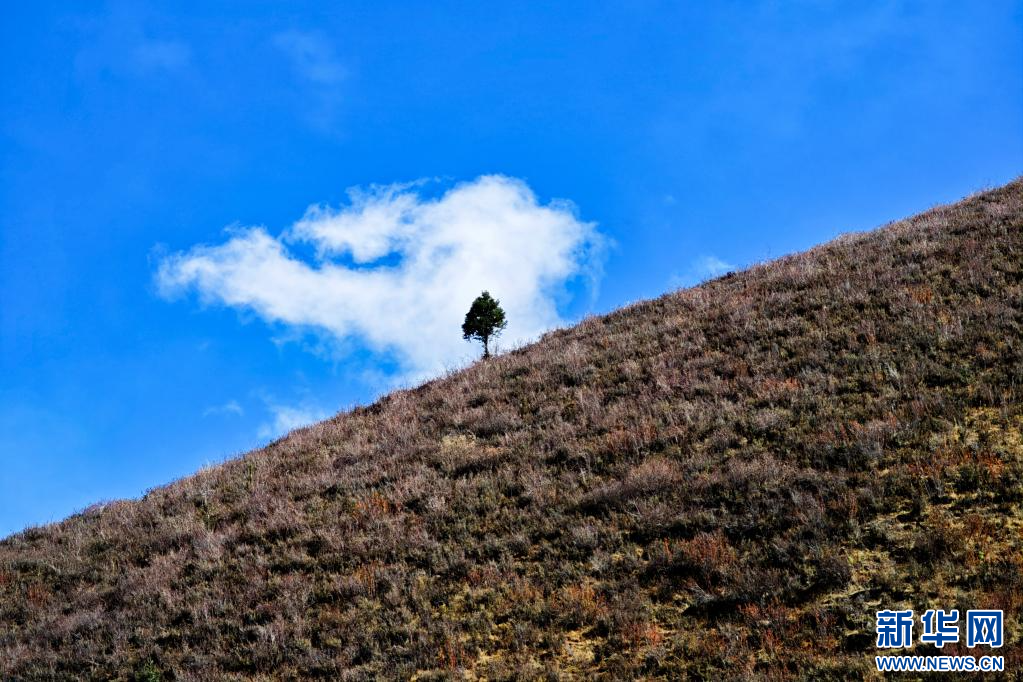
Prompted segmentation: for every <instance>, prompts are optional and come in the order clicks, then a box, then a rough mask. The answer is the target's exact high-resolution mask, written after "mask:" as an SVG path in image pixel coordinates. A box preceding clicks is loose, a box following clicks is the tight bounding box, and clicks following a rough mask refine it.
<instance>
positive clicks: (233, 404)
mask: <svg viewBox="0 0 1023 682" xmlns="http://www.w3.org/2000/svg"><path fill="white" fill-rule="evenodd" d="M243 414H245V410H244V409H243V408H242V406H241V405H239V404H238V401H237V400H229V401H227V402H226V403H224V404H223V405H212V406H210V407H207V408H206V409H205V410H203V412H202V416H203V417H213V416H229V415H235V416H238V417H240V416H242V415H243Z"/></svg>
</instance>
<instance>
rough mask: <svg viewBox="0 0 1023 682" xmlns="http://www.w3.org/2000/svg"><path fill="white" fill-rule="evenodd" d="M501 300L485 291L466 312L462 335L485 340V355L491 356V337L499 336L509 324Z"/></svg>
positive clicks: (466, 337) (486, 356) (467, 337)
mask: <svg viewBox="0 0 1023 682" xmlns="http://www.w3.org/2000/svg"><path fill="white" fill-rule="evenodd" d="M507 324H508V321H507V320H506V319H505V316H504V310H503V309H502V308H501V302H500V301H498V300H497V299H495V298H493V297H492V296H491V295H490V293H489V292H487V291H484V292H483V293H482V294H480V295H479V296H477V297H476V300H475V301H473V302H472V306H470V308H469V312H467V313H466V314H465V322H463V323H462V337H463V338H465V339H476V340H478V341H481V342H483V357H485V358H488V357H490V339H491V338H492V337H495V336H498V335H499V334H500V333H501V332H502V331H503V330H504V328H505V327H506V326H507Z"/></svg>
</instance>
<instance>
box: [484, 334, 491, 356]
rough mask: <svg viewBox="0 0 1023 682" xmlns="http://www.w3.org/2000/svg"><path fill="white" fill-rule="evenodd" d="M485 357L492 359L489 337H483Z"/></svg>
mask: <svg viewBox="0 0 1023 682" xmlns="http://www.w3.org/2000/svg"><path fill="white" fill-rule="evenodd" d="M483 357H484V358H489V357H490V337H489V336H485V337H483Z"/></svg>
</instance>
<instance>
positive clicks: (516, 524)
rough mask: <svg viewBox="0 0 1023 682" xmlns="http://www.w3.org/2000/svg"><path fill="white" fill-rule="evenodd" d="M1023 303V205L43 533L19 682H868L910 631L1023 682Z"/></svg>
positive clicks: (325, 427)
mask: <svg viewBox="0 0 1023 682" xmlns="http://www.w3.org/2000/svg"><path fill="white" fill-rule="evenodd" d="M1021 287H1023V182H1021V181H1017V182H1014V183H1012V184H1010V185H1008V186H1005V187H1003V188H1000V189H996V190H993V191H990V192H987V193H984V194H980V195H977V196H974V197H972V198H970V199H967V200H965V201H963V202H961V203H958V204H955V205H951V206H946V207H941V208H938V209H935V210H932V211H929V212H927V213H924V214H922V215H920V216H917V217H915V218H911V219H909V220H905V221H901V222H898V223H894V224H892V225H889V226H886V227H884V228H882V229H880V230H877V231H875V232H871V233H866V234H856V235H850V236H845V237H842V238H840V239H838V240H836V241H834V242H832V243H830V244H827V245H824V246H821V247H818V248H815V249H813V250H811V251H809V252H807V253H803V254H798V255H794V256H789V257H786V258H782V259H780V260H777V261H774V262H771V263H767V264H764V265H760V266H756V267H753V268H751V269H749V270H746V271H744V272H740V273H736V274H732V275H728V276H725V277H722V278H719V279H717V280H714V281H711V282H708V283H706V284H704V285H702V286H699V287H696V288H693V289H688V290H684V291H680V292H676V293H673V294H669V295H666V296H663V297H661V298H659V299H657V300H653V301H648V302H645V303H640V304H638V305H634V306H631V307H628V308H625V309H623V310H619V311H617V312H615V313H612V314H610V315H606V316H604V317H597V318H592V319H587V320H586V321H584V322H583V323H581V324H579V325H578V326H576V327H573V328H571V329H566V330H562V331H557V332H554V333H551V334H549V335H547V336H546V337H544V338H543V339H542V340H541V341H539V342H538V343H536V344H534V345H532V346H529V347H527V348H524V349H522V350H520V351H517V352H514V353H510V354H507V355H503V356H500V357H496V358H494V359H493V360H491V361H489V362H482V363H477V364H476V365H474V366H473V367H471V368H469V369H467V370H465V371H463V372H459V373H457V374H453V375H452V376H449V377H446V378H443V379H438V380H436V381H433V382H430V383H428V384H426V385H424V386H422V387H420V388H417V389H415V390H410V391H401V392H398V393H395V394H392V395H390V396H388V397H386V398H384V399H382V400H380V401H379V402H378V403H376V404H374V405H372V406H370V407H367V408H360V409H356V410H354V411H352V412H348V413H344V414H340V415H338V416H337V417H335V418H333V419H330V420H328V421H325V422H322V423H320V424H316V425H314V426H311V427H309V428H305V429H301V430H298V431H296V432H294V433H292V434H290V435H289V436H288V437H286V438H283V439H281V440H280V441H278V442H276V443H273V444H272V445H270V446H268V447H266V448H264V449H262V450H259V451H255V452H252V453H249V454H247V455H245V456H244V457H241V458H239V459H237V460H234V461H231V462H229V463H227V464H225V465H223V466H219V467H217V468H214V469H210V470H206V471H202V472H200V473H198V474H196V475H195V476H192V477H190V478H187V479H184V480H181V481H178V482H176V483H173V484H171V485H169V486H166V487H162V488H158V489H155V490H152V491H150V492H149V493H148V494H147V495H146V496H145V497H144V498H143V499H141V500H137V501H122V502H114V503H111V504H106V505H103V506H98V507H96V508H94V509H90V510H87V511H85V512H84V513H82V514H79V515H77V516H74V517H71V518H69V519H67V520H66V521H63V522H61V523H58V524H54V525H51V526H47V527H43V528H35V529H30V530H27V531H25V532H23V533H20V534H18V535H15V536H13V537H10V538H8V539H7V540H4V541H3V542H2V543H0V677H3V678H4V679H11V678H13V679H84V678H96V679H110V678H117V679H145V680H156V679H168V680H169V679H242V678H262V679H270V678H273V679H277V678H282V679H283V678H301V679H311V678H317V677H320V678H327V679H368V678H380V677H384V678H409V677H413V676H414V677H415V678H416V679H420V680H425V679H434V678H445V677H453V678H459V677H462V676H465V677H470V678H480V677H485V678H487V679H492V680H494V679H509V678H521V677H527V678H537V677H552V678H557V677H559V676H561V677H565V678H575V677H579V678H594V677H602V676H603V677H606V678H608V679H612V678H613V679H620V678H623V677H635V676H648V677H655V678H656V677H663V678H672V679H674V678H677V677H690V678H708V679H718V678H721V677H730V678H733V677H746V678H759V677H764V678H768V677H774V678H777V677H806V678H820V677H826V676H831V677H857V676H862V675H869V671H870V670H871V666H872V665H873V659H872V656H873V654H874V653H875V649H874V648H873V644H874V642H873V637H874V636H873V631H874V611H875V610H877V609H878V608H888V607H890V608H896V607H900V606H901V607H913V608H916V609H921V610H922V609H925V608H932V607H933V608H937V607H944V608H956V607H958V608H959V609H960V611H961V612H964V611H965V610H966V609H968V608H1002V609H1005V610H1006V614H1007V622H1006V638H1007V643H1006V646H1005V647H1003V648H1002V649H1001V650H1000V651H999V652H998V653H1001V654H1003V655H1005V656H1006V667H1007V669H1008V670H1010V671H1012V670H1016V671H1018V670H1020V669H1021V667H1023V654H1021V647H1020V636H1021V627H1020V607H1021V606H1023V577H1021V576H1023V538H1021V529H1023V512H1021V504H1020V503H1021V499H1023V443H1021V428H1023V407H1021V403H1020V398H1021V393H1023V292H1021ZM456 331H457V330H456ZM924 651H926V647H923V646H917V652H918V653H919V652H924ZM956 652H961V653H976V652H970V651H967V650H966V649H964V648H961V647H958V646H957V645H946V647H945V649H944V651H943V653H956Z"/></svg>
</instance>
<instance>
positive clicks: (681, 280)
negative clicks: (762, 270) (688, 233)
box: [671, 255, 738, 287]
mask: <svg viewBox="0 0 1023 682" xmlns="http://www.w3.org/2000/svg"><path fill="white" fill-rule="evenodd" d="M736 269H738V266H736V265H734V264H732V263H728V262H726V261H724V260H722V259H720V258H718V257H717V256H706V255H704V256H700V257H699V258H696V259H695V260H693V261H692V262H691V263H690V264H689V269H688V270H686V271H685V273H683V274H677V273H676V274H674V275H672V276H671V284H672V286H676V287H690V286H693V285H696V284H699V283H700V282H703V281H706V280H708V279H713V278H714V277H719V276H721V275H723V274H725V273H726V272H732V271H734V270H736Z"/></svg>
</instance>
